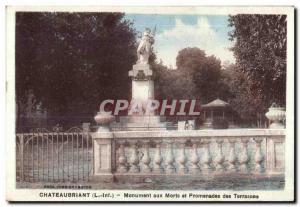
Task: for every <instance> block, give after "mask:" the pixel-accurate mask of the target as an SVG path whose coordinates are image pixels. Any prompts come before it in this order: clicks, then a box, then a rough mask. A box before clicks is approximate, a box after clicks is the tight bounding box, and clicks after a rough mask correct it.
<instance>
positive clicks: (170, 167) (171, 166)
mask: <svg viewBox="0 0 300 207" xmlns="http://www.w3.org/2000/svg"><path fill="white" fill-rule="evenodd" d="M166 143H167V145H168V148H169V150H168V153H167V157H166V163H167V167H166V173H168V174H172V173H175V167H174V162H175V158H174V154H173V140H167V141H166Z"/></svg>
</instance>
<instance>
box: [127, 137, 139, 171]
mask: <svg viewBox="0 0 300 207" xmlns="http://www.w3.org/2000/svg"><path fill="white" fill-rule="evenodd" d="M130 144H131V146H132V155H131V157H130V159H129V163H130V164H131V166H130V169H129V172H130V173H138V172H140V168H139V166H138V164H139V156H138V143H137V141H131V143H130Z"/></svg>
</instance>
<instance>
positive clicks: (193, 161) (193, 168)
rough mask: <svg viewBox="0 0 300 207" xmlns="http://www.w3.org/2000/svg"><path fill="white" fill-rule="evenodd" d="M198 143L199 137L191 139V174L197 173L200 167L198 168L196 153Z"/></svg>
mask: <svg viewBox="0 0 300 207" xmlns="http://www.w3.org/2000/svg"><path fill="white" fill-rule="evenodd" d="M199 143H200V139H195V140H194V139H193V140H192V145H193V149H192V155H191V164H192V166H191V168H190V172H191V173H192V174H198V173H199V172H200V168H199V161H200V159H199V155H198V151H197V149H198V146H199Z"/></svg>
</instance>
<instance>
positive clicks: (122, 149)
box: [117, 140, 127, 173]
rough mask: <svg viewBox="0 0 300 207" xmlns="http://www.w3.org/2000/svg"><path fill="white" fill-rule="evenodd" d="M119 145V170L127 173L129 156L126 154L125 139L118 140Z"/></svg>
mask: <svg viewBox="0 0 300 207" xmlns="http://www.w3.org/2000/svg"><path fill="white" fill-rule="evenodd" d="M118 143H119V145H120V147H119V159H118V161H119V165H118V170H117V171H118V172H119V173H126V172H127V166H126V165H127V158H126V156H125V146H124V145H125V140H120V141H118Z"/></svg>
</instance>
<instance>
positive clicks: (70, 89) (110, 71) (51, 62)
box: [16, 12, 136, 117]
mask: <svg viewBox="0 0 300 207" xmlns="http://www.w3.org/2000/svg"><path fill="white" fill-rule="evenodd" d="M123 17H124V14H121V13H37V12H34V13H31V12H26V13H24V12H22V13H17V15H16V96H17V104H18V105H19V106H20V107H19V108H20V109H22V107H21V106H22V105H24V104H26V99H27V96H26V92H27V91H29V90H32V91H33V94H34V95H35V97H36V99H37V102H41V103H42V107H43V108H44V109H46V110H47V112H48V114H50V115H53V116H71V115H79V114H80V115H83V114H85V113H87V114H91V113H94V112H96V111H97V109H98V104H99V103H100V101H101V100H102V99H106V98H111V99H113V98H125V99H127V98H129V94H130V79H129V78H128V71H129V70H130V69H131V67H132V64H133V63H134V61H135V58H136V57H135V48H136V42H135V36H136V32H135V31H134V30H133V29H132V25H131V23H130V22H128V21H127V20H124V18H123ZM20 113H21V112H20ZM91 117H92V116H91Z"/></svg>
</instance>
